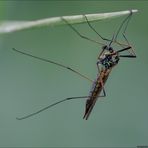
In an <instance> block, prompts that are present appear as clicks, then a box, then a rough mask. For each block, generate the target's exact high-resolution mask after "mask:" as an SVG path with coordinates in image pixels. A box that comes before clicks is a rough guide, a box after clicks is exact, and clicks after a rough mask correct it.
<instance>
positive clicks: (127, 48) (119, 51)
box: [116, 46, 136, 58]
mask: <svg viewBox="0 0 148 148" xmlns="http://www.w3.org/2000/svg"><path fill="white" fill-rule="evenodd" d="M131 48H132V47H131V46H129V47H126V48H123V49H120V50H118V51H117V52H116V53H121V52H123V51H126V50H129V49H131ZM119 57H126V58H136V55H135V54H133V53H131V54H129V55H119Z"/></svg>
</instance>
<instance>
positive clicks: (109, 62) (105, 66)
mask: <svg viewBox="0 0 148 148" xmlns="http://www.w3.org/2000/svg"><path fill="white" fill-rule="evenodd" d="M107 48H108V47H107V46H105V47H103V49H104V52H103V53H102V54H101V55H100V57H99V59H98V62H97V64H99V65H100V66H102V69H101V71H100V73H99V74H98V76H97V79H96V80H95V81H94V82H93V85H92V90H91V91H90V94H89V96H90V97H89V98H88V99H87V101H86V108H85V114H84V117H83V118H85V119H86V120H87V119H88V117H89V115H90V113H91V111H92V109H93V107H94V105H95V103H96V101H97V99H98V98H99V97H102V96H100V94H101V91H102V89H103V87H104V86H103V85H104V84H105V82H106V80H107V79H108V76H109V74H110V72H111V70H112V68H113V67H114V66H115V65H117V63H118V61H119V56H118V54H117V53H115V52H114V51H113V49H112V48H111V47H110V49H109V50H108V49H107ZM105 95H106V94H105V92H104V95H103V97H104V96H105Z"/></svg>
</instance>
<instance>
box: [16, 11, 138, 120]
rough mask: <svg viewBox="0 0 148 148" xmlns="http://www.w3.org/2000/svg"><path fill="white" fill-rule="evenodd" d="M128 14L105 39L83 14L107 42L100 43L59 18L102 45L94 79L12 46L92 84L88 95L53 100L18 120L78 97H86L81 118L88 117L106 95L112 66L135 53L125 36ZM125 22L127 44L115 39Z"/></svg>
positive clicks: (132, 56)
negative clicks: (53, 101)
mask: <svg viewBox="0 0 148 148" xmlns="http://www.w3.org/2000/svg"><path fill="white" fill-rule="evenodd" d="M129 12H130V14H129V16H128V17H127V18H125V19H124V20H123V22H122V23H121V25H120V26H119V28H118V30H117V33H116V35H115V36H114V35H113V37H112V39H106V38H103V37H102V36H101V35H100V34H99V33H98V32H97V31H96V30H95V29H94V28H93V27H92V25H91V24H90V23H89V21H88V19H87V17H86V16H85V15H84V18H85V19H86V22H87V23H88V25H89V27H90V28H91V29H92V30H93V31H94V32H95V33H97V35H99V37H100V38H101V39H102V40H104V41H106V42H108V44H103V43H100V42H97V41H94V40H92V39H89V38H88V37H85V36H83V35H82V34H80V33H79V32H78V31H77V30H76V29H75V28H74V27H73V26H72V25H71V24H70V23H68V22H67V20H65V19H64V18H61V19H62V20H63V21H64V22H65V23H66V24H67V25H68V26H69V27H70V28H71V29H72V30H73V31H75V32H76V33H77V35H78V36H80V37H81V38H84V39H86V40H89V41H92V42H95V43H98V44H101V45H103V47H102V51H101V53H100V54H99V56H98V60H97V63H96V64H97V68H98V74H97V78H96V80H95V81H92V80H91V79H90V78H88V77H87V76H85V75H83V74H81V73H80V72H78V71H77V70H74V69H72V68H71V67H68V66H65V65H62V64H60V63H57V62H54V61H51V60H48V59H44V58H41V57H38V56H34V55H32V54H29V53H25V52H22V51H19V50H17V49H15V48H13V50H14V51H16V52H18V53H21V54H23V55H26V56H30V57H32V58H35V59H38V60H41V61H44V62H48V63H51V64H54V65H57V66H59V67H62V68H65V69H67V70H69V71H72V72H73V73H76V74H77V75H79V76H81V77H83V78H85V79H87V80H89V81H90V82H91V83H93V85H92V88H91V90H90V93H89V95H88V96H78V97H70V98H65V99H63V100H61V101H58V102H55V103H53V104H51V105H48V106H46V107H44V108H42V109H40V110H38V111H37V112H34V113H32V114H29V115H26V116H24V117H21V118H17V119H18V120H22V119H26V118H29V117H32V116H34V115H36V114H38V113H40V112H42V111H44V110H47V109H48V108H51V107H52V106H55V105H57V104H60V103H62V102H65V101H68V100H74V99H80V98H87V100H86V106H85V113H84V116H83V118H84V119H86V120H87V119H88V117H89V115H90V113H91V111H92V109H93V107H94V105H95V103H96V101H97V99H98V98H99V97H105V96H106V92H105V88H104V85H105V83H106V81H107V79H108V77H109V74H110V72H111V70H112V69H113V67H115V66H116V65H117V64H118V62H119V60H120V57H126V58H135V57H136V55H135V53H134V51H133V48H132V46H131V45H130V44H129V42H128V40H127V38H126V36H125V31H126V29H127V25H128V23H129V20H130V18H131V16H132V11H129ZM124 24H125V27H124V30H123V37H124V39H125V41H126V43H127V44H123V43H120V42H118V41H117V36H118V34H119V32H120V31H121V29H122V28H123V26H124ZM113 43H114V44H116V45H119V46H121V47H122V48H121V49H119V50H114V49H113V47H112V44H113ZM124 51H128V52H129V54H126V55H125V54H121V53H122V52H124ZM102 92H103V95H101V93H102Z"/></svg>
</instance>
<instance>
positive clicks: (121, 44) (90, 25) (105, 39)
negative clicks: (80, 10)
mask: <svg viewBox="0 0 148 148" xmlns="http://www.w3.org/2000/svg"><path fill="white" fill-rule="evenodd" d="M84 17H85V19H86V21H87V24H88V25H89V27H90V28H91V29H92V30H93V31H94V32H95V33H96V34H97V35H98V36H99V37H100V38H101V39H102V40H104V41H112V42H114V43H116V44H118V45H120V46H122V47H123V46H125V44H123V43H120V42H117V41H113V40H111V39H107V38H104V37H102V36H101V35H100V34H99V33H98V32H97V31H96V29H95V28H94V27H93V26H92V24H91V23H90V22H89V20H88V18H87V16H86V15H84Z"/></svg>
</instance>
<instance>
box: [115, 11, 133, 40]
mask: <svg viewBox="0 0 148 148" xmlns="http://www.w3.org/2000/svg"><path fill="white" fill-rule="evenodd" d="M129 11H130V10H129ZM131 16H132V11H130V14H129V15H128V16H127V17H126V18H125V19H124V20H123V22H122V23H121V25H120V26H119V28H118V30H117V34H116V36H115V39H114V40H115V41H116V39H117V37H118V35H119V33H120V31H121V29H122V27H123V25H124V24H125V23H126V27H125V29H124V31H126V29H127V26H128V23H129V20H130V18H131Z"/></svg>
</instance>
